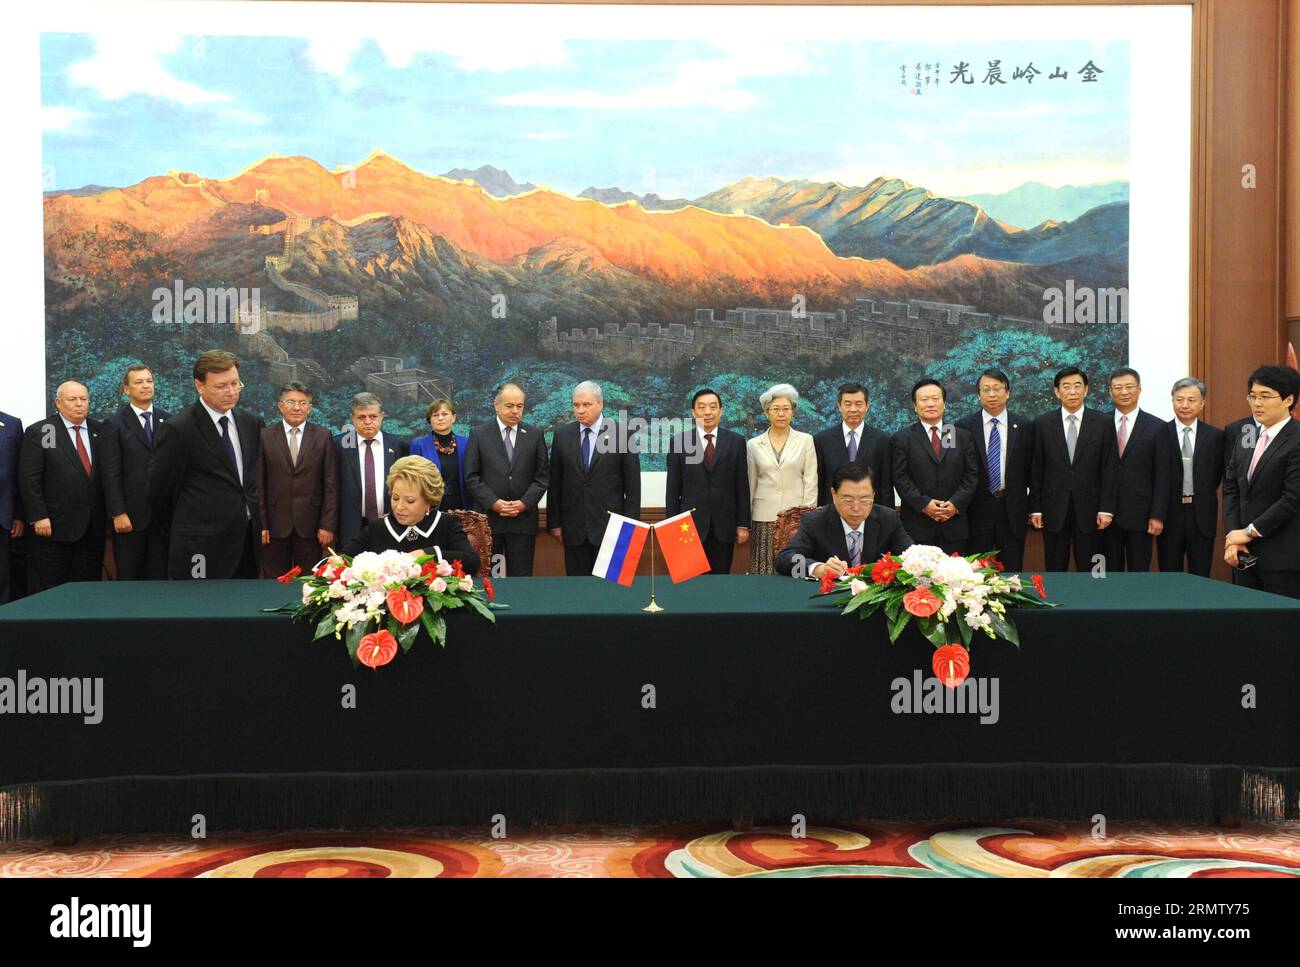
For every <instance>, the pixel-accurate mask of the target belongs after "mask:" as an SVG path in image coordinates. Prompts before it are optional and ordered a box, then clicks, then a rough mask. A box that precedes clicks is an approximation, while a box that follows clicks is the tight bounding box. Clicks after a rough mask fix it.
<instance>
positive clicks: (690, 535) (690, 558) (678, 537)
mask: <svg viewBox="0 0 1300 967" xmlns="http://www.w3.org/2000/svg"><path fill="white" fill-rule="evenodd" d="M654 528H655V536H656V537H658V538H659V550H660V551H662V552H663V555H664V563H665V564H667V565H668V576H669V577H671V578H672V579H673V584H680V583H681V582H682V581H689V580H690V579H691V578H693V577H699V575H701V574H706V573H708V570H709V559H708V558H707V557H705V556H704V545H703V544H701V543H700V535H699V532H698V531H696V529H695V519H694V518H693V517H691V512H690V511H689V510H688V511H686V513H684V514H678V515H677V516H676V517H669V518H668V519H667V520H661V521H660V522H659V523H657V524H655V525H654Z"/></svg>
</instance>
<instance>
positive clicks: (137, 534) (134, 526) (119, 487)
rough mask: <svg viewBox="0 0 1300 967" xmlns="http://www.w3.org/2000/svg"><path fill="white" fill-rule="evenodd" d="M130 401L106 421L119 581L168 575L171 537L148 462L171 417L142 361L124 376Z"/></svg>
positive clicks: (107, 496)
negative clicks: (157, 512)
mask: <svg viewBox="0 0 1300 967" xmlns="http://www.w3.org/2000/svg"><path fill="white" fill-rule="evenodd" d="M122 392H123V394H125V395H126V398H127V402H126V403H123V404H122V405H121V407H119V408H118V411H117V412H116V413H114V414H113V415H112V416H111V417H109V418H108V419H107V420H106V421H105V422H104V435H103V441H104V442H103V446H102V447H101V449H102V450H103V452H104V458H103V460H102V461H101V462H100V465H101V466H102V467H103V470H104V501H105V503H106V504H107V505H108V516H109V518H110V519H111V521H112V524H113V563H114V564H115V565H116V567H117V579H118V580H119V581H161V580H163V579H164V578H166V577H167V535H166V534H164V533H163V530H162V526H161V525H160V524H158V523H157V522H156V521H155V520H154V519H153V511H152V510H151V509H150V507H149V461H150V460H152V459H153V450H154V441H155V440H157V438H158V433H159V431H160V430H161V429H162V425H163V424H164V423H166V422H167V420H168V419H170V418H171V415H170V414H169V413H167V412H165V411H164V410H162V409H160V408H159V407H156V406H154V402H153V398H154V384H153V372H152V371H151V370H150V369H149V367H148V366H145V365H144V364H143V363H134V364H132V365H131V366H128V367H127V369H126V372H125V373H124V374H123V375H122Z"/></svg>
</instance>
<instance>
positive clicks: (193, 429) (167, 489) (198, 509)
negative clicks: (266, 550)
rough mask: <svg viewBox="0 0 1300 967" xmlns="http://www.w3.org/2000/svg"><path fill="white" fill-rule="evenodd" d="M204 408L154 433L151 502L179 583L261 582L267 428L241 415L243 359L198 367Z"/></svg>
mask: <svg viewBox="0 0 1300 967" xmlns="http://www.w3.org/2000/svg"><path fill="white" fill-rule="evenodd" d="M193 376H194V390H195V392H196V393H197V394H198V397H199V398H198V401H197V402H196V403H195V404H194V405H193V406H191V407H190V408H189V409H187V410H185V411H184V412H182V413H180V414H179V415H178V416H176V417H173V418H172V419H170V420H167V421H166V422H165V423H161V424H159V426H158V427H157V428H156V429H155V431H154V457H153V463H152V464H151V465H150V468H149V500H150V503H151V505H152V510H153V515H154V518H155V520H157V521H159V522H161V524H162V526H163V527H164V528H165V529H166V531H167V534H168V547H167V576H168V577H169V578H172V579H173V580H194V579H204V578H210V579H213V580H217V579H226V578H256V577H257V569H258V561H257V556H258V548H259V547H260V544H259V540H258V539H259V537H260V520H259V511H258V501H259V498H258V493H259V491H258V481H257V459H258V453H259V451H260V448H261V438H262V437H261V431H262V426H261V423H259V422H258V420H257V419H256V418H255V417H253V416H252V415H250V414H248V413H244V412H242V411H240V410H236V409H235V406H236V405H237V404H238V403H239V394H240V391H241V390H242V389H243V386H244V384H243V382H241V381H240V378H239V359H238V358H237V357H236V356H235V355H233V354H232V353H228V352H224V351H222V350H219V349H210V350H208V351H207V352H205V353H204V354H203V355H202V356H200V357H199V358H198V359H197V360H195V362H194V371H193Z"/></svg>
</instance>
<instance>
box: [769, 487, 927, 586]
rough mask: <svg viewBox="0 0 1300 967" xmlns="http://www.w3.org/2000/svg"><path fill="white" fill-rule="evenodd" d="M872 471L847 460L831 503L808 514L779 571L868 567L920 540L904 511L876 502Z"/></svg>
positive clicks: (811, 575)
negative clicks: (905, 524)
mask: <svg viewBox="0 0 1300 967" xmlns="http://www.w3.org/2000/svg"><path fill="white" fill-rule="evenodd" d="M875 497H876V491H875V485H874V484H873V483H872V480H871V471H869V470H867V469H866V468H865V467H860V466H858V465H857V464H855V463H846V464H844V465H843V466H842V467H840V468H839V469H837V470H836V471H835V474H834V476H832V477H831V503H830V504H829V505H827V506H825V507H818V508H817V509H816V510H810V511H808V513H806V514H804V515H803V518H802V519H801V520H800V521H799V530H798V532H797V533H796V534H795V535H794V537H792V538H791V539H790V543H789V544H787V545H786V546H785V548H784V549H783V550H782V551H781V553H780V554H778V555H777V558H776V573H777V574H788V575H790V576H792V577H795V578H806V579H809V580H820V579H821V577H822V575H823V574H824V573H826V572H828V571H829V572H830V573H831V574H834V575H835V576H837V577H838V576H839V575H842V574H844V573H845V572H846V571H848V569H849V568H851V567H856V566H857V565H859V564H865V565H867V566H868V567H869V566H870V565H871V564H872V562H874V561H876V560H877V559H878V558H879V557H880V555H881V554H883V553H884V552H886V551H888V552H889V553H891V554H901V553H902V552H903V551H905V550H907V549H908V548H909V547H911V546H912V544H913V543H914V542H913V540H912V538H911V537H909V536H908V534H907V531H905V530H904V529H903V524H902V522H901V521H900V520H899V518H898V513H897V512H896V511H894V510H892V509H890V508H888V507H883V506H878V505H876V503H875Z"/></svg>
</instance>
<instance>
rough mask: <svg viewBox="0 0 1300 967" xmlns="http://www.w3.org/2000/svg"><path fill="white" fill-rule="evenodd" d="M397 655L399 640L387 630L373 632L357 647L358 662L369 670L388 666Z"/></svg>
mask: <svg viewBox="0 0 1300 967" xmlns="http://www.w3.org/2000/svg"><path fill="white" fill-rule="evenodd" d="M396 654H397V639H396V638H394V637H393V635H392V633H391V632H389V631H388V630H387V629H385V630H383V631H372V632H370V634H368V635H366V636H365V637H364V638H362V639H361V644H360V645H358V646H357V660H358V661H359V662H361V664H363V665H365V666H367V667H368V668H378V667H379V666H380V665H387V664H388V663H389V662H390V661H392V660H393V657H394V656H395V655H396Z"/></svg>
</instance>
